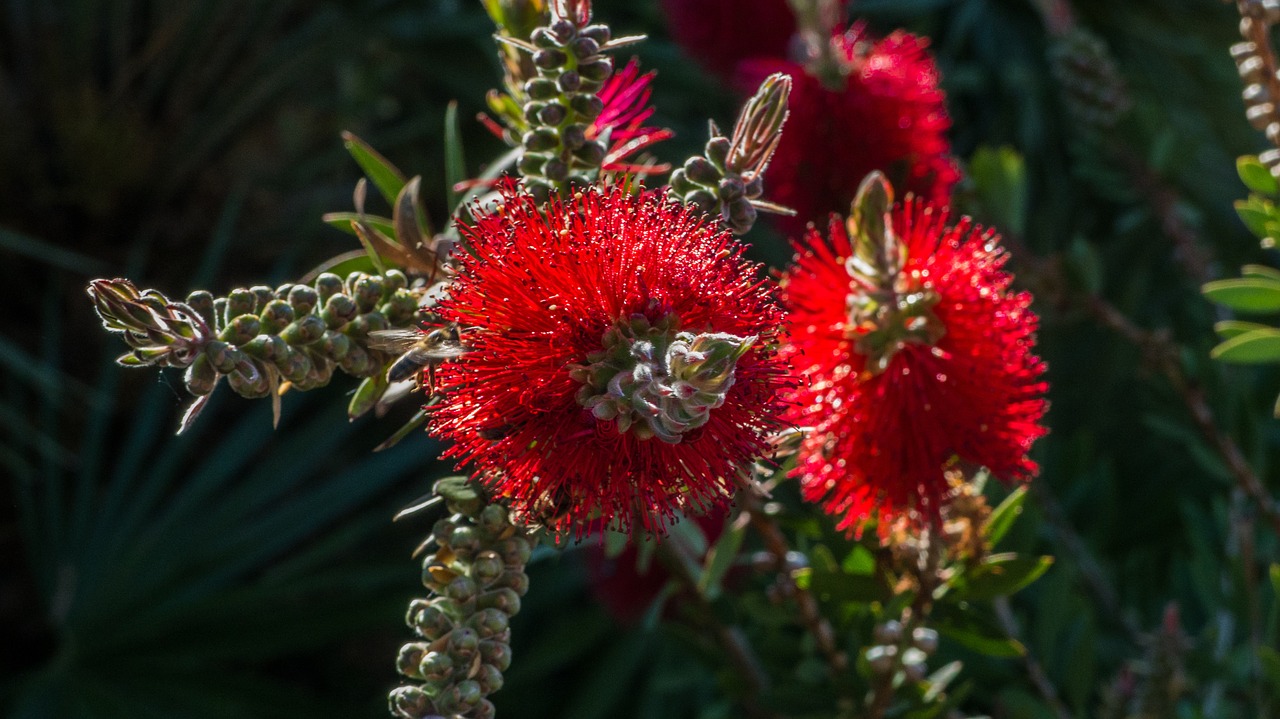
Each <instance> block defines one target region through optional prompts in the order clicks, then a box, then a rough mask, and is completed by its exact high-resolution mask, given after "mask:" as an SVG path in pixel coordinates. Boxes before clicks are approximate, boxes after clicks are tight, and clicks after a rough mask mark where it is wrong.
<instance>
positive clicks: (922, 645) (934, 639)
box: [911, 627, 938, 654]
mask: <svg viewBox="0 0 1280 719" xmlns="http://www.w3.org/2000/svg"><path fill="white" fill-rule="evenodd" d="M911 643H912V644H914V645H915V646H916V647H917V648H918V649H919V650H920V651H922V652H924V653H925V654H933V653H934V652H936V651H938V632H937V631H935V630H933V629H930V628H928V627H916V628H915V629H913V630H911Z"/></svg>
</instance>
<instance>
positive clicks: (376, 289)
mask: <svg viewBox="0 0 1280 719" xmlns="http://www.w3.org/2000/svg"><path fill="white" fill-rule="evenodd" d="M383 288H384V285H383V284H382V278H381V277H379V276H377V275H371V276H368V277H361V278H360V279H359V280H357V281H356V286H355V289H354V291H353V292H352V294H353V295H354V296H355V300H356V308H357V309H359V310H360V311H361V312H373V311H374V309H375V308H377V306H378V303H379V302H381V301H382V291H383Z"/></svg>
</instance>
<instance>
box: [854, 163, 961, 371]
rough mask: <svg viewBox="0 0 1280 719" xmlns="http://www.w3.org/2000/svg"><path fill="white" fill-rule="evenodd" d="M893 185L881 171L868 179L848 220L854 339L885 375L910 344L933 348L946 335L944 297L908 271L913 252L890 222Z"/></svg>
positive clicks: (873, 367)
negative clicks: (940, 309)
mask: <svg viewBox="0 0 1280 719" xmlns="http://www.w3.org/2000/svg"><path fill="white" fill-rule="evenodd" d="M892 207H893V187H892V186H891V185H890V184H889V181H888V180H886V179H885V177H884V175H883V174H882V173H880V172H878V171H877V172H873V173H871V174H870V175H867V176H866V178H864V179H863V180H862V184H861V185H860V186H859V187H858V194H857V195H856V196H854V199H853V205H852V208H851V210H852V212H851V214H850V216H849V219H848V220H847V222H846V227H847V228H848V232H849V236H850V237H851V238H852V239H853V252H852V253H851V254H850V256H849V257H848V258H846V259H845V269H846V270H847V271H848V272H849V276H850V277H851V278H853V281H854V282H853V288H854V289H853V291H851V292H850V293H849V295H848V297H847V298H846V303H847V307H846V309H847V310H848V312H849V328H850V330H851V332H852V334H851V339H852V338H853V337H856V338H857V340H856V342H855V345H854V346H855V348H856V349H857V351H858V353H859V354H862V355H864V356H866V358H867V370H868V371H869V372H871V373H872V374H879V373H881V372H883V371H885V370H886V369H888V367H889V362H890V360H892V359H893V356H894V355H895V354H896V353H897V352H898V351H899V350H901V349H902V348H903V347H905V346H906V345H908V344H923V345H927V346H932V345H935V344H937V342H938V340H940V339H942V336H943V335H944V334H946V328H945V327H944V326H943V325H942V323H941V321H940V320H939V319H938V317H937V315H936V314H935V313H934V307H935V306H936V305H937V304H938V301H939V298H938V294H937V293H936V292H934V291H933V289H932V288H931V287H930V286H929V284H928V283H927V282H925V280H924V279H923V278H922V277H920V276H918V275H917V274H916V273H906V272H904V271H903V268H904V267H905V266H906V263H907V248H906V245H904V244H903V242H902V238H901V237H899V236H898V235H897V233H895V232H894V231H893V222H892V220H890V218H889V212H890V209H891V208H892Z"/></svg>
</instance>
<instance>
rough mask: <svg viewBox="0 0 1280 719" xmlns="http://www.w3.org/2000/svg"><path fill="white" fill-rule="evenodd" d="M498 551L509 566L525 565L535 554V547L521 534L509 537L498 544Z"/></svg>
mask: <svg viewBox="0 0 1280 719" xmlns="http://www.w3.org/2000/svg"><path fill="white" fill-rule="evenodd" d="M498 551H499V552H500V553H501V554H502V561H503V563H505V564H506V565H507V567H508V568H519V567H523V566H524V565H525V564H527V563H528V562H529V557H530V556H532V554H533V547H532V546H531V545H530V543H529V540H528V539H526V538H524V537H521V536H513V537H507V538H506V539H504V540H502V543H501V544H499V545H498Z"/></svg>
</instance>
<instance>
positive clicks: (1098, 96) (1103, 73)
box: [1049, 28, 1132, 131]
mask: <svg viewBox="0 0 1280 719" xmlns="http://www.w3.org/2000/svg"><path fill="white" fill-rule="evenodd" d="M1049 61H1050V63H1051V65H1052V68H1053V74H1054V77H1056V78H1057V80H1058V83H1059V84H1060V85H1061V86H1062V90H1063V100H1064V102H1065V103H1066V106H1067V111H1068V112H1070V113H1071V115H1072V117H1074V118H1075V119H1076V120H1077V121H1079V122H1080V123H1081V124H1083V125H1084V126H1086V127H1088V128H1091V129H1094V130H1097V131H1104V130H1110V129H1112V128H1114V127H1115V126H1116V123H1117V122H1119V121H1120V118H1121V117H1122V116H1123V115H1124V113H1125V112H1127V111H1128V110H1129V108H1130V107H1131V106H1132V101H1131V98H1130V97H1129V91H1128V89H1127V88H1126V87H1125V83H1124V78H1123V77H1121V75H1120V71H1119V70H1118V69H1117V68H1116V63H1115V59H1114V58H1112V56H1111V51H1110V49H1109V48H1108V47H1107V43H1106V41H1105V40H1103V39H1102V38H1100V37H1098V36H1097V35H1095V34H1093V33H1091V32H1089V31H1088V30H1085V29H1083V28H1074V29H1072V30H1071V31H1070V32H1068V33H1067V34H1066V35H1064V36H1063V37H1061V38H1059V39H1058V40H1057V41H1055V42H1054V44H1053V46H1052V47H1051V48H1050V50H1049Z"/></svg>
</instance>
